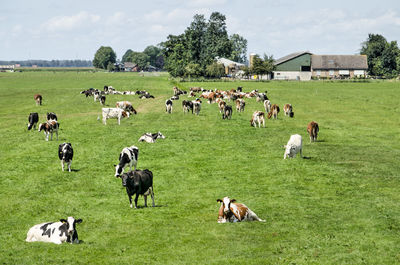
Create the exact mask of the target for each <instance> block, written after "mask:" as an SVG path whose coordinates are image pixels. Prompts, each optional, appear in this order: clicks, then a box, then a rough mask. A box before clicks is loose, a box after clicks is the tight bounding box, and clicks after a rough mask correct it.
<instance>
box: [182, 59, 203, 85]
mask: <svg viewBox="0 0 400 265" xmlns="http://www.w3.org/2000/svg"><path fill="white" fill-rule="evenodd" d="M201 74H202V71H201V67H200V64H197V63H189V64H188V65H186V67H185V76H187V77H189V81H190V78H191V77H197V76H200V75H201Z"/></svg>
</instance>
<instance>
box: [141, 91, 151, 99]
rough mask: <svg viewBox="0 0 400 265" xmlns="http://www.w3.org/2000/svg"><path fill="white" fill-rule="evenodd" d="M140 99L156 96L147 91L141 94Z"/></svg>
mask: <svg viewBox="0 0 400 265" xmlns="http://www.w3.org/2000/svg"><path fill="white" fill-rule="evenodd" d="M139 98H140V99H144V98H154V96H153V95H150V94H149V92H145V93H144V94H143V95H141V96H139Z"/></svg>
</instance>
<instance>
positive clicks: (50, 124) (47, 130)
mask: <svg viewBox="0 0 400 265" xmlns="http://www.w3.org/2000/svg"><path fill="white" fill-rule="evenodd" d="M59 127H60V124H59V123H58V122H57V121H53V120H51V121H47V122H44V123H41V124H40V125H39V129H38V131H39V132H41V131H42V130H43V132H44V135H45V136H46V141H48V140H49V134H50V135H51V138H50V140H53V132H55V133H56V136H57V140H58V128H59Z"/></svg>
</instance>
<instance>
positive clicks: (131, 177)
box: [118, 169, 156, 209]
mask: <svg viewBox="0 0 400 265" xmlns="http://www.w3.org/2000/svg"><path fill="white" fill-rule="evenodd" d="M118 177H120V178H121V179H122V186H123V187H125V188H126V193H127V194H128V198H129V205H130V207H131V208H133V207H132V195H133V194H136V197H135V209H137V201H138V198H139V195H143V196H144V206H145V207H147V196H148V195H150V196H151V199H152V200H153V207H155V206H156V205H155V203H154V191H153V173H152V172H151V171H150V170H148V169H145V170H135V171H129V172H127V173H124V174H122V175H120V176H118Z"/></svg>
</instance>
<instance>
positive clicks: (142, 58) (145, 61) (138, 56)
mask: <svg viewBox="0 0 400 265" xmlns="http://www.w3.org/2000/svg"><path fill="white" fill-rule="evenodd" d="M149 61H150V57H149V56H148V55H147V54H145V53H143V52H132V54H131V55H130V56H129V57H128V62H132V63H135V64H137V65H138V67H139V69H140V70H143V69H145V67H146V66H148V65H149Z"/></svg>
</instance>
